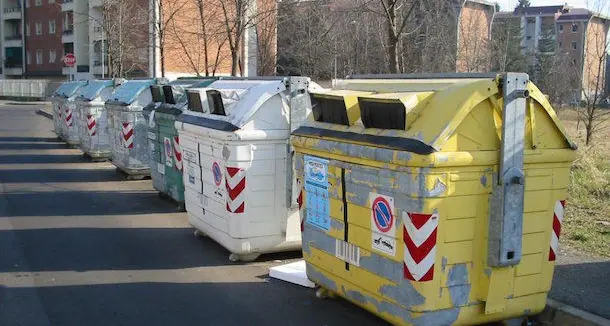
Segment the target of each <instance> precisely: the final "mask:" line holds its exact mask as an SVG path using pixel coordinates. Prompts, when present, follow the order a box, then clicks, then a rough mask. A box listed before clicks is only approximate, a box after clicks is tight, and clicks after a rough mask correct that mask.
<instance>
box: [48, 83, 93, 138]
mask: <svg viewBox="0 0 610 326" xmlns="http://www.w3.org/2000/svg"><path fill="white" fill-rule="evenodd" d="M86 84H87V81H74V82H65V83H63V84H61V85H60V86H59V87H58V88H57V90H55V92H54V93H53V100H52V103H53V127H54V131H55V134H56V135H57V136H58V137H59V138H61V139H63V140H65V141H68V139H67V138H69V137H68V135H69V133H71V132H72V129H73V127H74V119H75V118H76V117H75V113H74V112H73V108H74V106H73V105H72V104H73V103H72V102H73V101H74V99H75V98H76V96H77V91H78V90H79V89H80V88H81V87H83V86H85V85H86ZM72 142H74V138H73V139H72Z"/></svg>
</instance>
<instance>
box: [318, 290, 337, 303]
mask: <svg viewBox="0 0 610 326" xmlns="http://www.w3.org/2000/svg"><path fill="white" fill-rule="evenodd" d="M334 297H335V294H334V293H333V292H332V291H330V290H328V289H326V288H323V287H319V288H318V289H317V290H316V298H318V299H322V300H324V299H332V298H334Z"/></svg>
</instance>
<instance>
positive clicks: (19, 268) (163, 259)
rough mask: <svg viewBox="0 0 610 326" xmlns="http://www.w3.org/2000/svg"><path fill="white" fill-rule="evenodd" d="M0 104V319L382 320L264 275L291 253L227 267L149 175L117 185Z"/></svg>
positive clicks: (43, 124)
mask: <svg viewBox="0 0 610 326" xmlns="http://www.w3.org/2000/svg"><path fill="white" fill-rule="evenodd" d="M36 109H37V107H33V106H18V107H15V106H13V107H11V106H0V325H2V326H13V325H24V326H25V325H26V326H38V325H53V326H59V325H70V326H72V325H104V326H107V325H147V326H151V325H206V326H207V325H223V326H224V325H307V326H312V325H380V324H382V325H383V324H384V323H383V322H382V321H381V320H379V319H377V318H376V317H374V316H373V315H371V314H368V313H366V312H365V311H363V310H361V309H359V308H357V307H355V306H353V305H351V304H349V303H347V302H345V301H343V300H320V299H317V298H316V297H315V293H314V291H313V290H310V289H305V288H302V287H299V286H296V285H292V284H288V283H284V282H281V281H277V280H272V279H269V278H268V276H267V274H268V267H269V266H270V265H273V264H279V263H281V262H280V261H279V260H282V261H286V260H291V259H294V258H297V257H298V253H292V254H289V255H286V254H283V255H267V256H262V257H261V258H260V259H259V261H257V262H255V263H250V264H235V263H231V262H229V260H228V255H229V253H228V252H227V251H225V250H224V249H223V248H221V247H220V246H219V245H218V244H216V243H214V242H212V241H211V240H209V239H206V238H197V237H195V236H194V235H193V232H192V229H191V228H190V227H189V225H188V223H187V218H186V214H185V213H179V212H178V211H177V210H176V207H175V205H174V204H172V203H170V202H168V201H165V200H163V199H161V198H159V197H158V195H157V193H156V192H155V191H153V189H152V185H151V182H150V181H123V178H122V177H121V176H120V175H119V174H117V173H116V172H115V170H114V168H113V166H112V165H111V164H109V163H91V162H88V161H87V160H86V159H84V158H83V157H82V155H81V152H80V151H79V150H75V149H69V148H68V147H67V146H66V145H65V144H64V143H63V142H60V141H58V140H57V139H56V138H55V135H54V134H53V132H52V128H53V126H52V122H51V120H49V119H48V118H46V117H43V116H40V115H38V114H36Z"/></svg>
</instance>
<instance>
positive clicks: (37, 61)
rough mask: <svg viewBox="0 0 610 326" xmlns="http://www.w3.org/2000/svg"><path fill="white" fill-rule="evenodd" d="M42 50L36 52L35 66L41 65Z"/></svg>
mask: <svg viewBox="0 0 610 326" xmlns="http://www.w3.org/2000/svg"><path fill="white" fill-rule="evenodd" d="M42 55H43V54H42V50H36V64H37V65H41V64H42V59H43V58H42Z"/></svg>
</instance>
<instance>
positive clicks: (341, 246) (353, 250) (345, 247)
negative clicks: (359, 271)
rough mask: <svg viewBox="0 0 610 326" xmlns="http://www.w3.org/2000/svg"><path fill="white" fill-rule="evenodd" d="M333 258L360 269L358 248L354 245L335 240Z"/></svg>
mask: <svg viewBox="0 0 610 326" xmlns="http://www.w3.org/2000/svg"><path fill="white" fill-rule="evenodd" d="M335 257H337V258H339V259H341V260H343V261H344V262H346V263H349V264H352V265H355V266H358V267H360V248H358V246H356V245H354V244H351V243H349V242H345V241H343V240H339V239H335Z"/></svg>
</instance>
